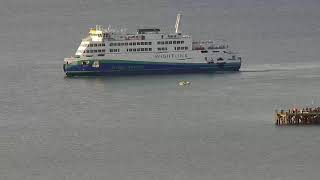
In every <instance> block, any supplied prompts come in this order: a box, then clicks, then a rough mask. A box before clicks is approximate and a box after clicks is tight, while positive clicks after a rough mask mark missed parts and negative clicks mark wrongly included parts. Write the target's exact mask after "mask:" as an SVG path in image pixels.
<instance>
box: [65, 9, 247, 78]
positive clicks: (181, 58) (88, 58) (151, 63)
mask: <svg viewBox="0 0 320 180" xmlns="http://www.w3.org/2000/svg"><path fill="white" fill-rule="evenodd" d="M180 19H181V14H178V15H177V19H176V25H175V32H173V33H166V32H162V31H161V30H160V29H159V28H141V29H138V30H137V33H134V34H130V33H123V32H116V31H114V30H111V29H110V28H107V29H105V28H103V27H101V26H99V25H97V26H96V27H95V28H92V29H90V31H89V36H88V37H86V38H84V39H83V40H82V42H81V44H80V46H79V47H78V50H77V52H76V53H75V55H74V56H72V57H70V58H65V59H64V65H63V69H64V72H65V73H66V75H67V76H78V75H79V76H81V75H85V76H90V75H112V74H145V73H152V74H153V73H191V72H217V71H239V69H240V67H241V57H239V56H238V55H237V53H234V52H232V51H230V49H229V47H228V46H227V45H226V44H225V43H221V42H220V41H211V40H205V41H193V40H192V37H191V36H190V35H186V34H182V33H181V31H180V28H179V27H180Z"/></svg>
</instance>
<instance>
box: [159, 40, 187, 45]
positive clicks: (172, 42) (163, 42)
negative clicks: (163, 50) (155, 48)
mask: <svg viewBox="0 0 320 180" xmlns="http://www.w3.org/2000/svg"><path fill="white" fill-rule="evenodd" d="M157 44H158V45H159V44H184V41H158V42H157Z"/></svg>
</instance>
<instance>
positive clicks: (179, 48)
mask: <svg viewBox="0 0 320 180" xmlns="http://www.w3.org/2000/svg"><path fill="white" fill-rule="evenodd" d="M174 50H178V51H179V50H188V46H186V47H174Z"/></svg>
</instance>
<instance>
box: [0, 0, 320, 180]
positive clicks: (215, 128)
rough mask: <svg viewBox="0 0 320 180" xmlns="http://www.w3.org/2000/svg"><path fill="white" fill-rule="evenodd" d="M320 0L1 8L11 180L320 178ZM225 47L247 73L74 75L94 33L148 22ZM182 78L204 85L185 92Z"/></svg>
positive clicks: (4, 125)
mask: <svg viewBox="0 0 320 180" xmlns="http://www.w3.org/2000/svg"><path fill="white" fill-rule="evenodd" d="M319 7H320V2H319V1H318V0H304V1H300V0H290V1H289V0H270V1H269V0H268V1H267V0H237V1H236V0H224V1H221V0H130V1H129V0H68V1H65V0H54V1H53V0H1V2H0V180H43V179H48V180H61V179H65V180H88V179H90V180H100V179H104V180H105V179H110V180H195V179H198V180H211V179H219V180H229V179H239V180H258V179H263V180H269V179H274V180H301V179H308V180H316V179H319V175H320V172H319V169H318V168H319V167H320V154H319V149H320V128H319V127H318V126H304V127H275V126H274V124H273V112H274V110H275V109H276V108H280V107H286V108H288V107H292V106H294V105H295V106H299V105H300V106H307V105H308V106H312V104H314V105H319V104H320V98H319V89H320V81H319V78H320V62H319V60H320V59H319V58H320V51H319V48H320V21H319V19H320V11H319ZM179 10H182V11H183V19H182V23H183V30H184V31H185V32H188V33H191V34H192V35H193V37H194V38H195V39H207V38H212V39H225V40H227V42H229V44H230V46H231V47H233V49H234V50H236V51H238V52H239V53H240V54H241V55H242V57H243V60H244V63H243V66H242V68H241V71H240V72H239V73H227V74H189V75H161V76H134V77H109V78H101V77H100V78H65V77H64V73H63V71H62V62H63V58H64V57H67V56H70V55H72V54H73V53H74V52H75V50H76V48H77V46H78V45H79V43H80V41H81V38H83V37H85V36H86V34H87V30H88V28H90V27H92V26H94V25H95V24H103V25H105V26H108V25H109V24H111V25H113V26H114V27H117V28H125V27H126V28H128V31H134V30H135V29H136V28H138V27H139V24H141V25H144V26H152V25H158V24H159V25H160V26H161V27H162V26H163V27H165V28H166V29H170V28H171V29H172V28H173V25H174V23H175V16H176V13H177V12H178V11H179ZM181 80H188V81H190V82H191V85H190V86H187V87H181V86H178V85H177V83H178V82H179V81H181Z"/></svg>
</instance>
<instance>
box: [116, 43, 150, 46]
mask: <svg viewBox="0 0 320 180" xmlns="http://www.w3.org/2000/svg"><path fill="white" fill-rule="evenodd" d="M128 45H129V46H136V45H137V46H140V45H142V46H143V45H152V42H130V43H110V46H128Z"/></svg>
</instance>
